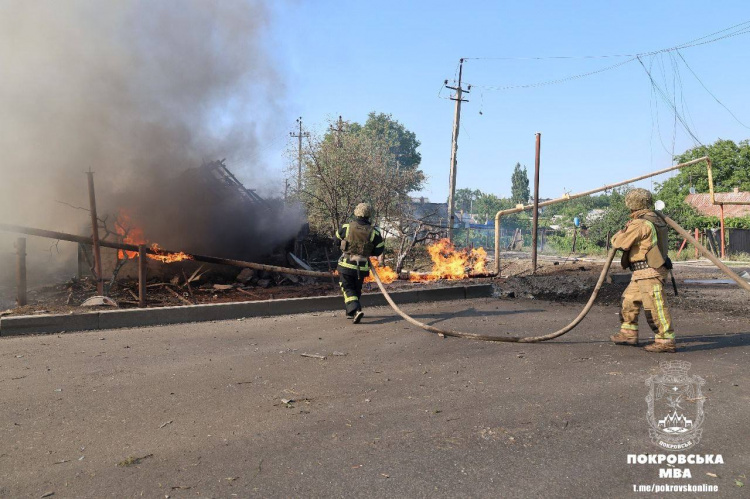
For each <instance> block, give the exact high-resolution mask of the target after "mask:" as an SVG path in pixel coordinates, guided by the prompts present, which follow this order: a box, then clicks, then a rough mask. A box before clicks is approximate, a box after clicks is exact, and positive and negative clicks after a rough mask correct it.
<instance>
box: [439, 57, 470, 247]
mask: <svg viewBox="0 0 750 499" xmlns="http://www.w3.org/2000/svg"><path fill="white" fill-rule="evenodd" d="M458 62H459V66H458V86H455V87H451V86H448V80H445V86H446V87H447V88H450V89H451V90H454V91H455V92H456V93H455V94H453V97H451V100H453V101H456V112H455V115H454V116H453V138H452V140H451V171H450V180H449V182H448V217H449V218H448V240H450V241H451V242H453V224H454V223H455V218H456V216H455V214H454V213H453V211H454V208H455V197H456V152H457V151H458V131H459V127H460V124H461V103H462V102H469V101H468V100H466V99H462V98H461V96H462V95H463V93H464V92H466V93H467V94H468V93H469V90H471V85H469V87H468V88H467V89H466V90H464V89H463V87H462V86H461V77H462V76H463V70H464V60H463V58H461V59H459V61H458Z"/></svg>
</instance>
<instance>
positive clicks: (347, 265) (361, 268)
mask: <svg viewBox="0 0 750 499" xmlns="http://www.w3.org/2000/svg"><path fill="white" fill-rule="evenodd" d="M339 265H341V266H342V267H344V268H345V269H352V270H359V271H362V272H369V271H370V264H369V263H365V265H364V266H359V265H354V264H353V263H346V262H345V261H344V260H343V259H342V260H339Z"/></svg>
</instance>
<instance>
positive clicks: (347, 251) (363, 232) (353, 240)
mask: <svg viewBox="0 0 750 499" xmlns="http://www.w3.org/2000/svg"><path fill="white" fill-rule="evenodd" d="M371 216H372V207H371V206H370V205H369V204H367V203H359V204H358V205H357V207H356V208H354V217H355V218H354V220H352V221H351V222H350V223H348V224H344V225H342V226H341V228H340V229H339V230H338V231H337V232H336V238H337V239H338V240H339V241H340V244H341V251H342V255H341V258H339V261H338V265H337V266H336V270H337V271H338V273H339V286H340V287H341V293H342V294H343V295H344V307H345V308H346V317H347V319H353V320H354V323H355V324H359V321H361V320H362V317H364V315H365V314H364V312H362V305H361V304H360V302H359V299H360V298H361V296H362V284H363V283H364V281H365V277H367V276H368V275H370V257H371V256H380V255H382V254H383V250H385V241H384V240H383V236H382V235H381V234H380V229H378V228H377V227H375V226H374V225H373V224H372V223H371V222H370V217H371Z"/></svg>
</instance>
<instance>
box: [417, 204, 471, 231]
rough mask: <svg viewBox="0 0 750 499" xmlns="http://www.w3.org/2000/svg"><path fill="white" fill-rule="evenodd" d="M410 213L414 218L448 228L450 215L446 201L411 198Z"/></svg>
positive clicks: (457, 218)
mask: <svg viewBox="0 0 750 499" xmlns="http://www.w3.org/2000/svg"><path fill="white" fill-rule="evenodd" d="M411 205H412V206H411V207H412V213H413V216H414V218H415V219H416V220H422V221H423V222H425V223H428V224H430V225H432V226H434V227H441V228H445V229H447V228H448V224H449V223H450V217H449V216H448V203H430V200H429V199H427V198H425V197H418V198H411ZM455 220H456V221H457V222H456V225H455V226H456V227H458V226H459V224H458V220H459V217H458V216H456V218H455Z"/></svg>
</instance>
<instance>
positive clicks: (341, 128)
mask: <svg viewBox="0 0 750 499" xmlns="http://www.w3.org/2000/svg"><path fill="white" fill-rule="evenodd" d="M328 128H329V130H331V132H333V133H334V134H336V147H341V134H342V133H344V120H343V119H342V118H341V115H339V120H338V122H336V128H334V127H333V125H330V126H329V127H328Z"/></svg>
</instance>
